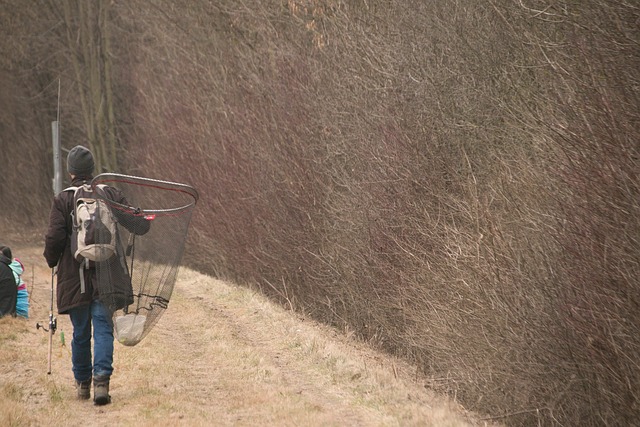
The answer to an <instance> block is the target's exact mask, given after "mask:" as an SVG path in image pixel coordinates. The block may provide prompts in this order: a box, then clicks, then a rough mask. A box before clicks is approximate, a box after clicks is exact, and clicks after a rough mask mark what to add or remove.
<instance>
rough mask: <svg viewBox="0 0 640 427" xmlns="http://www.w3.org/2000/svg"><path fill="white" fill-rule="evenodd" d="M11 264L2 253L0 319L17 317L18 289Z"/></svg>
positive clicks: (0, 262) (0, 259) (0, 253)
mask: <svg viewBox="0 0 640 427" xmlns="http://www.w3.org/2000/svg"><path fill="white" fill-rule="evenodd" d="M9 264H11V259H10V258H8V257H7V256H6V255H4V254H3V253H2V252H0V317H4V316H13V317H15V315H16V299H17V297H18V287H17V286H16V281H15V278H14V277H13V271H12V270H11V267H9Z"/></svg>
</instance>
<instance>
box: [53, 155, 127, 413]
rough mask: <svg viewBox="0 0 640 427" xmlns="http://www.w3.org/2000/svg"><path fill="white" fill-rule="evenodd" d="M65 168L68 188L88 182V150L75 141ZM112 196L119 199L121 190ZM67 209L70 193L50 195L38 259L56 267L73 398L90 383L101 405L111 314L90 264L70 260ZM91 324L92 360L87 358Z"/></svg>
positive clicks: (82, 395)
mask: <svg viewBox="0 0 640 427" xmlns="http://www.w3.org/2000/svg"><path fill="white" fill-rule="evenodd" d="M67 170H68V172H69V174H70V176H71V183H72V185H73V186H77V187H79V186H81V185H83V184H84V183H88V182H90V181H91V179H92V178H93V170H94V160H93V155H92V153H91V151H90V150H89V149H87V148H85V147H83V146H80V145H78V146H76V147H74V148H72V149H71V151H70V152H69V155H68V157H67ZM113 190H115V189H113ZM116 196H119V197H118V198H119V199H122V200H123V199H124V196H122V195H121V194H116ZM114 200H117V199H114ZM122 200H121V201H122ZM73 209H74V192H73V191H62V192H61V193H59V194H57V195H56V196H55V198H54V200H53V204H52V206H51V212H50V214H49V227H48V229H47V232H46V235H45V248H44V257H45V259H46V260H47V264H48V265H49V267H50V268H54V267H56V266H57V267H58V270H57V283H58V287H57V298H56V301H57V306H58V313H60V314H68V315H69V317H70V319H71V323H72V325H73V341H72V342H71V361H72V365H73V375H74V378H75V381H76V387H77V393H78V398H79V399H83V400H85V399H89V398H90V397H91V396H90V394H91V382H92V381H93V392H94V394H93V401H94V403H95V404H96V405H106V404H108V403H110V402H111V396H110V395H109V379H110V378H111V374H112V372H113V321H112V319H111V315H112V313H111V311H110V310H109V309H108V308H107V307H106V306H105V305H104V304H103V303H102V302H100V300H99V299H98V297H99V293H98V287H97V279H96V271H95V268H82V269H81V268H80V265H81V264H80V261H78V260H76V259H75V257H74V256H73V254H72V253H71V246H70V237H71V232H72V217H71V212H72V211H73ZM81 275H83V277H81ZM92 326H93V361H92V358H91V356H92V352H91V332H92Z"/></svg>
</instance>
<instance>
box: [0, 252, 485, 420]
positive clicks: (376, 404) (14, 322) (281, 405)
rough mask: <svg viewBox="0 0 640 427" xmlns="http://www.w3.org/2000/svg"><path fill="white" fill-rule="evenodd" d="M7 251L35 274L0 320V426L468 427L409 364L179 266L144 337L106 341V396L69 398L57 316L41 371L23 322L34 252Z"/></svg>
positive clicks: (65, 329)
mask: <svg viewBox="0 0 640 427" xmlns="http://www.w3.org/2000/svg"><path fill="white" fill-rule="evenodd" d="M14 250H15V252H16V254H17V255H19V256H20V257H21V258H22V259H23V261H24V262H25V264H26V265H27V271H28V273H27V275H31V276H32V277H33V278H34V279H35V281H34V282H33V284H32V285H31V291H32V313H31V314H32V315H31V319H29V320H24V319H12V318H3V319H1V320H0V359H1V360H2V361H3V363H2V365H1V368H0V414H1V415H0V425H7V426H30V425H52V426H56V425H59V426H62V425H64V426H69V425H154V426H163V425H190V426H192V425H323V426H327V425H381V426H382V425H384V426H393V425H403V426H405V425H437V426H463V425H474V422H473V419H472V417H471V416H470V415H469V414H468V413H465V411H464V410H463V409H462V408H461V407H460V406H459V405H457V404H455V403H454V402H451V401H448V400H446V399H444V398H441V397H438V396H436V395H434V393H432V392H431V391H429V390H428V389H426V388H425V386H424V384H425V383H424V382H423V380H422V379H421V378H420V377H419V376H417V375H416V370H415V368H413V367H411V366H409V365H406V364H405V363H403V362H401V361H399V360H396V359H394V358H390V357H388V356H385V355H382V354H379V353H375V352H373V351H371V350H370V349H367V348H366V347H365V346H363V345H361V344H358V343H356V342H354V341H353V340H352V339H350V338H349V337H348V336H346V335H343V334H338V333H337V332H336V331H335V330H332V329H330V328H327V327H325V326H321V325H318V324H316V323H314V322H312V321H309V320H308V319H305V318H302V317H297V316H296V315H295V314H293V313H292V312H288V311H285V310H283V309H281V308H280V307H278V306H275V305H273V304H272V303H271V302H269V301H267V300H266V299H265V298H264V297H262V296H260V295H258V294H256V293H254V292H252V291H250V290H247V289H243V288H239V287H236V286H233V285H231V284H228V283H224V282H221V281H218V280H214V279H212V278H210V277H208V276H204V275H202V274H199V273H196V272H193V271H190V270H186V269H184V270H182V271H181V273H180V276H179V278H178V283H177V285H176V289H175V292H174V295H173V297H172V300H171V304H170V306H169V309H168V310H167V312H166V313H165V314H164V316H163V317H162V318H161V319H160V321H159V323H158V324H157V325H156V327H155V329H154V330H153V331H152V332H151V333H150V335H149V336H148V337H146V338H145V339H144V340H143V341H142V342H141V343H140V344H138V345H137V346H135V347H125V346H122V345H119V344H116V350H115V372H114V376H113V377H112V387H111V394H112V397H113V403H112V404H111V405H109V406H107V407H96V406H94V405H92V404H91V403H89V402H80V401H77V400H75V399H74V396H75V389H74V387H73V377H72V373H71V360H70V347H69V345H70V339H71V327H70V323H69V320H68V317H67V316H58V325H59V326H58V332H57V333H56V335H55V339H54V347H53V353H52V373H51V375H47V334H46V333H43V332H42V331H38V330H36V328H35V327H34V326H35V323H36V322H37V321H41V322H42V321H46V319H47V316H48V301H49V300H48V298H49V292H50V283H49V280H50V272H49V270H47V269H46V265H44V262H43V261H41V260H40V252H41V250H40V248H36V247H31V248H17V249H14ZM32 267H33V268H32ZM29 283H30V284H31V283H32V279H31V278H29ZM63 333H64V337H65V340H64V341H65V342H64V345H63V343H62V341H61V336H62V335H63Z"/></svg>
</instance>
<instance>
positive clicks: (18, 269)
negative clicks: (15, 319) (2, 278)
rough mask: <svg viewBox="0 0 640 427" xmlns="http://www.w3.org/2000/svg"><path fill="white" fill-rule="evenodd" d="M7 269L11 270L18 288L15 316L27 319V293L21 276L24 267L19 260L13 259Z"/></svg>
mask: <svg viewBox="0 0 640 427" xmlns="http://www.w3.org/2000/svg"><path fill="white" fill-rule="evenodd" d="M9 268H11V270H13V277H14V278H15V279H16V284H17V286H18V299H17V301H16V315H17V316H22V317H24V318H27V319H28V318H29V292H28V291H27V285H26V284H25V283H24V280H22V274H23V273H24V267H23V266H22V263H21V262H20V260H19V259H17V258H14V259H13V260H11V264H9Z"/></svg>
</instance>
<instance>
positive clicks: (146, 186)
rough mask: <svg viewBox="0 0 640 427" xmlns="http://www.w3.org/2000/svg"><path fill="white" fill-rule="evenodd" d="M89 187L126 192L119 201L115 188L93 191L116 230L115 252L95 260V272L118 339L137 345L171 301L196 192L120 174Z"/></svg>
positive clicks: (100, 177)
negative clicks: (106, 257) (112, 220)
mask: <svg viewBox="0 0 640 427" xmlns="http://www.w3.org/2000/svg"><path fill="white" fill-rule="evenodd" d="M91 185H92V187H94V188H95V187H97V186H102V185H106V186H108V187H111V188H115V189H117V190H119V192H121V194H118V193H116V194H118V196H124V199H119V202H118V201H114V200H111V199H110V197H109V196H110V195H111V196H113V194H114V193H113V192H112V193H109V192H108V191H107V192H102V193H101V192H98V193H97V194H98V197H100V198H101V199H103V200H105V202H106V205H107V206H108V208H109V209H110V212H111V214H112V215H113V216H114V218H115V219H116V221H117V225H116V230H117V232H116V254H115V256H112V257H111V258H110V259H108V260H107V261H102V262H97V263H96V275H97V286H98V289H99V294H100V299H101V301H102V302H103V303H105V304H106V305H107V307H109V308H110V309H111V311H112V312H113V323H114V335H115V337H116V339H118V341H119V342H120V343H122V344H125V345H130V346H132V345H136V344H137V343H139V342H140V341H141V340H142V339H143V338H144V337H145V336H146V335H147V334H148V333H149V331H150V330H151V329H152V328H153V326H154V325H155V324H156V323H157V321H158V320H159V318H160V316H161V315H162V313H164V311H165V310H166V308H167V306H168V304H169V300H170V298H171V294H172V292H173V287H174V284H175V281H176V275H177V272H178V266H179V264H180V261H181V259H182V254H183V252H184V245H185V240H186V237H187V230H188V227H189V222H190V221H191V215H192V212H193V208H194V207H195V204H196V202H197V200H198V194H197V192H196V190H195V189H194V188H192V187H190V186H188V185H184V184H178V183H174V182H167V181H158V180H153V179H148V178H141V177H133V176H127V175H119V174H101V175H98V176H97V177H95V178H94V179H93V181H92V183H91ZM112 198H114V197H112ZM115 198H116V199H118V197H115ZM100 239H101V236H96V240H97V241H99V240H100Z"/></svg>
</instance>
